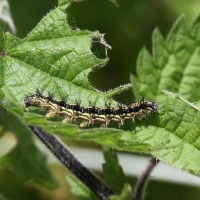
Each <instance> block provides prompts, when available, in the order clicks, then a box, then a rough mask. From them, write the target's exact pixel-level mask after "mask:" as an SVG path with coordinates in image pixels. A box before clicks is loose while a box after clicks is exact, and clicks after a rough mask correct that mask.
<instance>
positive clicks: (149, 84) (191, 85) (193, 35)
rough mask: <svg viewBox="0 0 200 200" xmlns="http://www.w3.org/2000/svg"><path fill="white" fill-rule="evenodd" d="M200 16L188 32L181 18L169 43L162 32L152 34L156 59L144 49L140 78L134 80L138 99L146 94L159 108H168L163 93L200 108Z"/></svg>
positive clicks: (181, 17) (171, 34)
mask: <svg viewBox="0 0 200 200" xmlns="http://www.w3.org/2000/svg"><path fill="white" fill-rule="evenodd" d="M199 30H200V16H198V17H197V18H196V20H195V21H194V22H193V23H192V25H191V26H190V27H189V28H188V26H187V24H186V22H185V17H184V16H183V15H182V16H180V17H179V18H178V20H177V21H176V23H175V24H174V26H173V28H172V30H171V32H170V34H169V36H168V39H167V41H164V39H163V37H162V35H161V34H160V32H159V30H158V29H156V30H155V31H154V34H153V50H154V51H153V57H152V56H151V55H150V53H149V52H148V51H147V49H146V48H144V49H143V50H142V51H141V52H140V55H139V57H138V62H137V72H138V77H136V76H133V75H132V76H131V82H132V84H133V88H134V93H135V96H136V97H137V98H139V97H140V96H141V95H142V94H145V96H146V98H147V99H154V100H155V99H156V100H157V101H158V105H159V108H160V109H161V108H163V107H164V105H165V100H166V97H165V95H164V94H163V93H162V90H163V89H165V90H168V91H172V92H175V93H179V94H181V96H182V97H183V98H185V99H187V100H188V101H191V102H196V103H197V105H200V93H199V92H198V90H199V87H200V79H199V77H200V62H199V60H200V53H199V52H200V50H199V44H200V40H199Z"/></svg>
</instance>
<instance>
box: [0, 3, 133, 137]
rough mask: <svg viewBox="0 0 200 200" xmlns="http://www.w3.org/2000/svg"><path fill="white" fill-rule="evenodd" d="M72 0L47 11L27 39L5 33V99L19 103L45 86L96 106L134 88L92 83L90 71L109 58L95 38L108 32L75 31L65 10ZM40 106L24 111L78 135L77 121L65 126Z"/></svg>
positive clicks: (27, 117)
mask: <svg viewBox="0 0 200 200" xmlns="http://www.w3.org/2000/svg"><path fill="white" fill-rule="evenodd" d="M70 2H72V0H62V1H61V0H60V1H59V6H58V7H57V8H56V9H54V10H53V11H52V12H50V13H49V14H47V16H45V17H44V18H43V19H42V20H41V22H39V24H38V25H37V26H36V27H35V28H34V29H33V30H32V32H31V33H30V34H29V35H28V36H27V37H26V38H24V39H19V38H16V37H14V36H12V35H11V34H9V33H6V34H5V35H4V40H5V45H4V46H5V50H4V56H2V57H1V59H2V61H1V63H0V70H1V71H0V72H1V73H0V88H1V90H2V91H3V93H4V94H5V99H6V100H7V99H9V101H12V102H14V103H15V104H16V106H18V107H20V108H22V103H23V101H24V98H25V96H26V95H28V94H33V93H35V89H40V90H43V94H44V95H48V92H54V94H55V99H57V100H60V99H61V98H62V97H67V101H68V102H69V103H74V102H75V101H76V100H78V101H81V105H83V106H87V105H89V101H91V102H92V104H94V103H95V105H96V106H104V104H105V101H106V102H108V103H110V104H111V105H112V106H115V105H116V102H114V101H112V100H111V97H112V96H113V95H115V94H118V93H120V92H122V91H124V90H125V89H128V88H130V87H131V85H130V84H128V85H126V86H124V87H119V88H116V89H114V90H112V91H109V92H107V93H106V92H105V93H102V92H100V91H98V90H96V89H95V88H93V87H92V86H91V85H90V82H89V80H88V74H89V73H90V72H91V71H92V70H93V68H95V67H101V66H103V65H105V63H106V62H107V61H108V59H107V58H105V59H98V58H97V57H95V56H94V55H93V53H92V52H91V44H92V40H93V38H103V35H102V34H100V33H99V32H98V31H96V32H91V31H88V30H84V31H80V30H78V29H76V30H72V29H71V28H70V27H69V25H68V23H67V20H66V12H65V10H66V8H67V7H68V6H69V5H70ZM0 42H1V41H0ZM2 43H3V41H2V42H1V44H2ZM39 110H40V109H37V108H36V109H35V108H29V109H27V110H26V112H25V113H24V115H23V116H22V118H23V120H24V121H25V123H27V124H32V125H39V126H42V127H43V128H45V130H46V131H50V132H51V133H58V132H60V134H62V135H66V136H68V135H71V136H72V137H74V133H75V132H77V127H76V126H75V125H74V124H68V125H63V124H62V122H61V120H60V119H61V118H56V119H55V120H54V119H53V120H52V123H48V122H47V121H46V119H45V112H41V111H39ZM57 119H59V120H57ZM53 126H54V128H53Z"/></svg>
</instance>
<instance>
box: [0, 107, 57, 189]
mask: <svg viewBox="0 0 200 200" xmlns="http://www.w3.org/2000/svg"><path fill="white" fill-rule="evenodd" d="M0 116H1V117H0V126H1V128H2V129H3V132H5V131H11V132H13V133H14V134H15V136H16V138H17V140H18V144H17V146H16V147H15V148H14V149H12V151H10V152H9V153H8V154H6V155H4V156H3V157H1V158H0V164H1V165H3V166H6V167H9V168H10V169H12V171H13V172H14V174H15V175H16V176H17V177H18V178H19V179H20V180H21V181H23V182H25V181H28V180H29V179H32V180H33V181H35V182H36V183H39V184H41V185H43V186H45V187H47V188H50V189H53V188H56V187H57V184H56V182H55V180H54V178H53V177H52V175H51V173H50V171H49V170H48V168H47V167H46V164H45V160H46V159H45V156H44V155H43V154H42V153H41V152H40V151H39V150H38V148H37V147H36V146H35V145H34V143H33V140H32V137H31V133H30V131H29V130H28V129H27V128H26V126H24V125H23V123H22V122H21V121H20V120H19V119H18V118H17V117H16V116H15V115H14V114H13V112H10V111H9V110H6V109H5V108H4V107H3V106H2V105H0Z"/></svg>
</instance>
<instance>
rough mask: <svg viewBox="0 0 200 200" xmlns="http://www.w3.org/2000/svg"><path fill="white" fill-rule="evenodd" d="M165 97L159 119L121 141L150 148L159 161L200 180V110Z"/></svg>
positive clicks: (173, 96)
mask: <svg viewBox="0 0 200 200" xmlns="http://www.w3.org/2000/svg"><path fill="white" fill-rule="evenodd" d="M164 94H165V95H166V107H165V108H164V109H163V110H162V111H161V112H160V113H159V115H157V116H155V117H153V118H151V119H148V120H149V123H139V124H138V125H137V126H136V127H135V128H134V130H133V131H132V132H129V133H128V132H126V133H125V134H123V136H122V138H121V140H127V141H129V142H130V141H131V140H133V141H134V140H141V141H143V142H144V143H146V144H150V145H151V148H150V149H149V151H150V152H151V153H152V154H153V155H155V156H156V157H157V158H160V159H161V160H164V161H165V162H167V163H169V164H171V165H173V166H175V167H177V168H178V169H180V170H183V171H187V172H189V173H192V174H194V175H196V176H199V177H200V139H199V138H200V125H199V120H200V109H199V108H197V107H195V106H194V105H193V104H191V103H189V102H188V101H186V100H185V99H183V98H182V97H180V95H178V94H173V93H169V92H164Z"/></svg>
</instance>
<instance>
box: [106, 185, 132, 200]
mask: <svg viewBox="0 0 200 200" xmlns="http://www.w3.org/2000/svg"><path fill="white" fill-rule="evenodd" d="M122 189H123V190H122V192H121V194H120V195H112V196H110V197H109V199H110V200H130V199H134V198H133V192H132V187H131V186H130V185H129V184H127V183H126V184H125V185H124V187H123V188H122Z"/></svg>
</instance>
